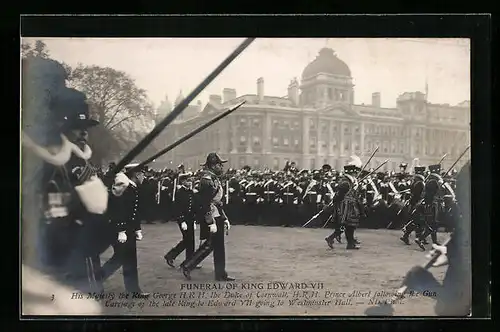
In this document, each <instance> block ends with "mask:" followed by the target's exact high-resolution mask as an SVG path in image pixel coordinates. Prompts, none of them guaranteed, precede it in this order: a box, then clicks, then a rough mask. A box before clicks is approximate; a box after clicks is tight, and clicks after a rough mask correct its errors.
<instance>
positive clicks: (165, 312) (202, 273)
mask: <svg viewBox="0 0 500 332" xmlns="http://www.w3.org/2000/svg"><path fill="white" fill-rule="evenodd" d="M198 232H199V230H197V231H196V233H197V241H198ZM330 232H331V230H330V229H308V228H285V227H264V226H240V225H236V226H233V227H231V229H230V232H229V236H227V237H226V269H227V272H228V273H229V275H231V276H233V277H235V278H236V281H235V282H232V284H234V285H231V286H227V284H229V283H219V282H215V281H214V273H213V260H212V255H210V256H209V257H208V258H207V259H206V260H205V261H204V262H203V264H202V267H201V269H197V270H194V271H193V272H192V274H191V276H192V280H191V281H187V280H186V279H185V277H184V276H183V274H182V273H181V272H180V270H178V269H174V268H171V267H169V266H168V265H167V264H166V263H165V261H164V259H163V255H164V254H165V252H166V251H167V250H168V249H170V248H171V247H173V246H174V245H176V244H177V242H178V241H179V240H180V232H179V229H178V226H177V224H175V223H173V222H169V223H166V224H164V223H156V224H145V225H143V233H144V239H143V241H141V242H138V254H137V255H138V266H139V283H140V285H141V287H142V290H143V291H144V292H148V293H150V295H149V297H148V299H141V298H135V299H132V298H129V299H119V296H120V293H121V292H124V286H123V276H122V272H121V270H119V271H118V272H117V273H116V274H115V275H113V276H112V277H111V278H110V279H108V280H107V281H106V283H105V292H106V293H108V294H113V295H109V296H110V297H108V298H105V299H102V300H100V301H99V302H100V303H101V304H102V305H103V307H104V312H103V314H105V315H139V316H140V315H155V316H156V315H162V316H206V315H209V316H212V315H266V316H267V315H272V316H274V315H334V316H337V315H340V316H342V315H349V316H351V315H353V316H363V315H364V312H365V310H366V309H367V308H369V307H371V306H373V305H376V304H377V301H379V300H381V299H386V298H388V297H390V295H392V294H393V293H394V291H395V290H396V289H398V288H399V286H400V284H401V282H402V280H403V278H404V276H405V274H406V272H407V271H408V270H410V269H411V268H412V267H413V266H414V265H419V264H422V263H424V262H425V261H426V258H425V255H426V254H427V252H423V251H422V250H421V249H420V248H419V247H418V246H417V245H416V244H414V243H413V241H412V244H411V245H410V246H406V245H405V244H403V243H402V242H401V241H400V240H399V237H400V236H401V231H394V230H384V229H379V230H366V229H359V230H357V232H356V237H357V238H358V240H359V241H360V242H361V249H360V250H346V249H345V247H346V244H345V238H343V239H342V242H343V243H342V244H337V243H336V244H335V249H333V250H332V249H330V248H328V246H327V244H326V242H325V240H324V238H325V237H326V236H327V235H329V234H330ZM447 236H448V235H447V234H446V233H438V240H439V241H443V239H444V238H446V237H447ZM196 245H197V246H198V243H197V244H196ZM427 247H428V248H429V249H430V248H431V246H430V245H428V246H427ZM111 255H112V249H108V250H107V251H106V252H105V253H104V254H103V255H102V256H101V260H102V261H103V262H104V261H106V260H107V259H108V258H109V257H110V256H111ZM184 257H185V256H184V253H182V254H181V256H180V257H178V258H177V260H176V261H175V264H176V266H178V265H179V264H180V263H181V262H182V260H183V259H184ZM445 271H446V267H440V268H433V269H431V272H432V273H433V274H434V275H435V276H436V277H437V278H438V280H442V278H443V277H444V273H445ZM228 287H229V288H228ZM434 304H435V300H434V299H433V294H430V293H429V294H426V293H425V292H422V293H419V294H417V293H415V294H412V295H411V296H409V297H406V298H405V299H403V300H402V301H401V303H396V304H395V305H394V313H393V315H394V316H434V315H435V313H434Z"/></svg>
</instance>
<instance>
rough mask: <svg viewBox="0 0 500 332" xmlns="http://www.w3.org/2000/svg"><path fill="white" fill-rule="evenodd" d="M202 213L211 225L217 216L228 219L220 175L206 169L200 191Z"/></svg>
mask: <svg viewBox="0 0 500 332" xmlns="http://www.w3.org/2000/svg"><path fill="white" fill-rule="evenodd" d="M198 197H199V206H200V213H201V215H202V216H203V218H204V220H205V222H206V223H207V224H209V225H211V224H213V223H214V222H215V218H217V217H222V218H224V219H227V217H226V213H225V212H224V209H223V208H222V200H223V199H224V190H223V188H222V185H221V182H220V180H219V179H218V177H217V176H216V175H215V174H214V173H213V172H211V171H210V170H208V169H206V170H204V171H203V173H202V176H201V180H200V187H199V192H198Z"/></svg>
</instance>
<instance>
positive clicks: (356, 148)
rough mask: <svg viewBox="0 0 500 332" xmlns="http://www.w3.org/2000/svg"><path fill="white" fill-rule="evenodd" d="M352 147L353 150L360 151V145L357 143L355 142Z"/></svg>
mask: <svg viewBox="0 0 500 332" xmlns="http://www.w3.org/2000/svg"><path fill="white" fill-rule="evenodd" d="M354 149H355V151H356V152H360V147H359V144H356V145H355V146H354Z"/></svg>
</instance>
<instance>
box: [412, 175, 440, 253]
mask: <svg viewBox="0 0 500 332" xmlns="http://www.w3.org/2000/svg"><path fill="white" fill-rule="evenodd" d="M438 191H439V183H438V181H437V180H436V179H433V178H430V179H428V180H427V181H426V182H425V184H424V192H423V198H422V199H421V200H420V201H419V202H418V203H417V205H416V206H415V209H414V210H413V213H412V215H411V218H412V220H413V221H414V222H415V223H416V224H417V225H418V226H419V227H420V228H421V229H422V232H421V233H420V234H419V236H418V238H417V239H416V240H415V243H416V244H417V245H418V246H419V247H420V248H421V249H422V250H425V247H424V244H425V242H424V241H425V239H426V238H427V236H429V235H431V239H432V242H433V243H434V244H437V245H439V243H438V242H437V230H436V226H437V223H436V222H437V215H438V202H437V199H436V195H437V193H438Z"/></svg>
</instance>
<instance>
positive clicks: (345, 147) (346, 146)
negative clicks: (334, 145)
mask: <svg viewBox="0 0 500 332" xmlns="http://www.w3.org/2000/svg"><path fill="white" fill-rule="evenodd" d="M344 151H349V144H348V143H344Z"/></svg>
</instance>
